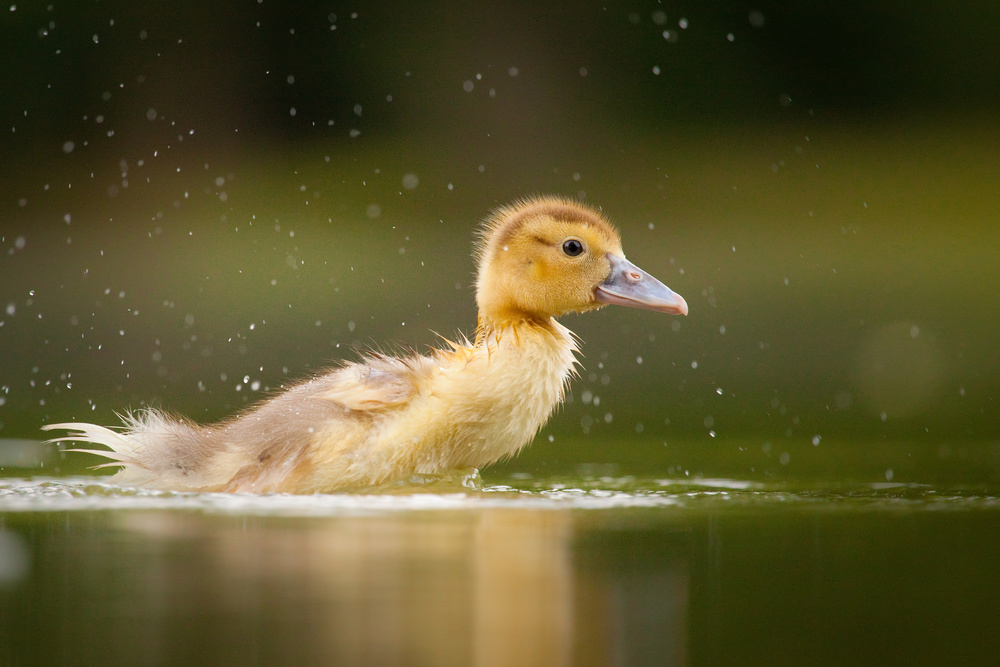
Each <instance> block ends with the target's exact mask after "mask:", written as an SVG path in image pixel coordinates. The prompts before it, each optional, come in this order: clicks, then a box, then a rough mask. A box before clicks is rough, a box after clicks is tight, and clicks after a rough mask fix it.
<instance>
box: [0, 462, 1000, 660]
mask: <svg viewBox="0 0 1000 667" xmlns="http://www.w3.org/2000/svg"><path fill="white" fill-rule="evenodd" d="M603 484H604V488H599V489H598V488H593V489H590V490H581V489H575V490H568V489H562V490H559V491H557V492H553V493H551V494H549V493H548V492H547V491H544V492H542V491H540V492H534V493H525V492H514V491H512V490H510V487H504V488H503V489H498V487H493V489H494V490H492V491H489V492H485V493H465V494H436V493H412V494H399V495H389V496H351V495H348V494H343V495H334V496H315V497H295V496H270V497H261V496H246V497H242V496H233V495H225V494H217V495H213V494H168V493H151V494H141V493H136V492H134V491H130V490H127V489H120V488H116V487H111V486H110V485H100V484H94V483H89V482H82V481H78V482H73V481H65V482H53V481H23V480H20V481H19V480H0V575H2V576H3V579H2V581H0V664H2V665H6V664H130V665H131V664H149V663H156V664H162V663H177V664H196V663H198V664H201V663H213V664H246V665H256V664H365V665H368V664H370V665H383V664H413V665H435V666H436V665H463V666H466V665H470V664H471V665H536V664H537V665H633V664H643V665H645V664H671V665H685V664H719V665H732V664H768V665H773V664H857V665H862V664H872V665H879V666H880V667H884V665H885V664H890V663H893V662H895V663H896V664H900V662H899V660H895V661H894V660H893V658H900V659H902V658H905V664H907V665H920V664H963V665H974V664H992V662H991V661H992V660H993V658H994V657H995V651H994V647H993V645H992V639H991V638H992V636H993V635H992V634H991V628H992V626H993V625H994V624H995V619H996V618H997V617H998V615H1000V602H998V601H1000V577H998V575H997V574H996V562H997V561H998V560H1000V512H997V509H998V507H1000V496H997V495H996V494H995V493H989V492H987V490H986V489H979V490H976V489H967V490H964V491H963V490H959V489H950V490H948V489H935V488H931V487H923V486H905V485H901V484H878V485H867V486H858V487H852V488H844V489H840V490H833V489H825V490H824V489H816V488H813V489H802V490H800V491H798V492H794V491H789V490H785V491H781V490H777V489H767V488H765V487H763V486H762V485H759V484H741V483H738V482H730V483H729V484H728V485H725V484H723V481H722V480H716V481H714V482H712V483H703V484H702V485H701V486H698V487H695V486H693V485H688V486H684V485H681V484H679V483H678V484H673V485H670V486H663V485H662V484H661V483H660V482H658V481H655V480H630V481H628V482H627V485H630V486H629V488H630V489H631V490H629V491H627V492H626V491H621V490H616V489H613V488H608V487H613V486H615V480H609V481H607V482H604V483H603ZM622 484H623V485H625V484H626V483H625V482H624V481H623V482H622ZM601 503H603V505H602V504H601ZM584 508H586V509H584Z"/></svg>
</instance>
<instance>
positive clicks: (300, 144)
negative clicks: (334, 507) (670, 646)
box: [0, 0, 1000, 481]
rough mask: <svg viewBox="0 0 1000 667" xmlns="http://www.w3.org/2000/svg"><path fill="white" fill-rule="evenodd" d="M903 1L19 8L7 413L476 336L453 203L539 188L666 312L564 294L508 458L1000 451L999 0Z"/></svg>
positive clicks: (142, 396)
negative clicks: (573, 299) (360, 350)
mask: <svg viewBox="0 0 1000 667" xmlns="http://www.w3.org/2000/svg"><path fill="white" fill-rule="evenodd" d="M914 7H915V5H913V3H904V2H882V3H866V2H839V3H825V2H811V3H799V2H759V3H749V4H748V3H740V2H722V3H712V5H711V6H709V7H705V6H703V4H702V3H690V4H687V3H677V2H667V3H657V2H623V3H603V4H602V3H568V2H555V3H527V2H521V3H491V4H489V5H487V4H485V3H481V4H480V3H433V4H428V3H410V4H408V5H404V4H398V5H397V3H373V2H367V3H354V4H350V3H338V2H298V3H279V2H274V1H273V0H262V1H251V0H247V1H244V2H221V3H209V4H205V5H203V6H202V5H195V4H192V3H188V4H185V5H183V6H181V7H178V6H175V5H174V4H172V3H165V2H150V3H132V2H123V1H117V2H115V1H112V2H82V1H81V2H70V3H59V2H53V3H20V2H18V3H16V4H10V5H8V7H7V8H6V9H5V11H4V12H3V13H2V14H0V16H2V18H0V21H2V23H0V26H2V31H3V37H4V39H3V42H2V44H0V53H2V58H3V72H4V74H3V77H2V79H0V116H2V118H3V124H2V125H0V179H2V181H0V182H2V185H0V193H2V197H0V251H2V255H0V438H5V439H36V438H40V435H39V433H38V428H39V426H40V425H41V424H44V423H47V422H54V421H67V420H87V421H95V422H98V423H103V424H113V423H116V421H117V418H116V416H115V412H116V411H122V410H124V409H127V408H135V407H139V406H141V405H144V404H151V405H157V406H160V407H163V408H166V409H168V410H171V411H175V412H178V413H181V414H185V415H187V416H189V417H191V418H193V419H196V420H199V421H206V420H215V419H220V418H222V417H224V416H226V415H229V414H232V413H233V412H234V411H237V410H239V409H240V408H242V407H244V406H246V405H247V404H249V403H251V402H253V401H256V400H259V399H260V398H262V397H264V396H266V395H267V392H268V391H271V390H274V389H275V388H277V387H279V386H280V385H281V384H282V383H285V382H288V381H289V380H290V379H294V378H298V377H302V376H303V375H307V374H309V373H311V372H314V371H316V370H318V369H321V368H323V367H324V366H326V365H328V364H330V363H333V362H335V361H336V360H338V359H340V358H343V357H350V356H352V355H353V354H354V352H352V349H353V348H355V347H358V346H360V347H366V346H370V345H375V346H379V347H381V346H383V345H384V344H385V342H386V341H395V342H398V343H400V344H403V345H407V346H415V347H417V348H418V349H419V348H421V347H424V346H426V345H432V344H435V343H436V341H437V338H436V336H435V334H434V333H432V331H437V332H440V333H441V334H444V335H450V334H452V333H453V332H454V331H455V330H463V331H466V332H470V331H471V329H472V328H473V326H474V324H475V310H474V303H473V292H472V289H471V283H472V278H473V270H474V267H473V264H472V260H471V258H470V256H469V251H470V247H471V239H472V233H473V230H474V228H475V225H476V222H477V220H478V219H480V218H481V217H482V216H483V215H485V214H486V213H487V212H488V211H489V209H491V208H492V207H494V206H496V205H499V204H502V203H505V202H508V201H510V200H511V199H513V198H516V197H520V196H524V195H526V194H530V193H536V192H546V193H557V194H562V195H566V196H570V197H577V198H580V199H582V200H585V201H587V202H588V203H591V204H594V205H598V206H601V207H603V208H604V209H605V210H606V212H607V213H608V215H609V216H610V217H611V218H612V219H613V220H614V221H615V222H616V223H617V224H618V225H619V226H620V228H621V230H622V234H623V239H624V246H625V250H626V252H627V253H628V255H629V258H630V259H631V260H633V261H634V262H636V263H637V264H638V265H640V266H642V267H643V268H645V269H646V270H647V271H649V272H651V273H653V274H654V275H656V276H658V277H659V278H661V279H662V280H663V281H664V282H666V283H667V284H669V285H670V286H671V287H673V288H674V289H675V290H677V291H678V292H679V293H681V294H683V295H684V296H685V297H686V298H687V300H688V303H689V304H690V309H691V313H690V316H689V317H687V318H683V319H682V318H670V317H666V316H662V315H657V314H654V313H648V312H638V311H636V312H633V311H628V310H624V309H606V310H604V311H601V312H599V313H593V314H588V315H586V316H582V317H575V316H574V317H567V318H565V322H564V323H565V324H567V325H568V326H569V327H570V328H572V329H573V330H574V331H576V332H577V333H579V334H580V335H581V336H582V338H583V340H584V341H585V345H584V347H583V350H584V359H583V365H584V368H583V370H582V372H581V377H580V379H579V380H578V381H576V382H575V383H574V384H573V388H572V394H571V396H570V400H569V401H568V403H567V405H566V406H565V407H564V409H562V410H561V411H560V412H559V413H558V414H557V416H556V417H555V418H554V419H553V420H552V421H551V422H550V424H549V426H547V427H546V429H545V430H544V431H543V432H542V435H541V436H540V438H539V440H538V442H537V443H536V445H535V446H534V447H533V448H532V449H531V450H530V451H529V452H528V453H526V454H524V455H522V457H521V458H520V459H519V460H517V461H515V462H513V463H510V464H507V465H508V467H512V469H517V470H529V471H535V470H538V471H542V472H543V473H544V472H546V471H547V473H548V474H555V473H556V472H557V471H559V470H561V469H562V468H561V467H565V466H567V465H571V464H576V463H588V464H599V465H608V464H614V465H615V466H616V470H618V471H619V472H621V471H625V472H629V471H633V470H642V471H650V470H652V471H658V472H662V473H663V474H699V475H706V476H717V475H718V476H722V475H725V476H733V477H738V478H747V477H754V476H758V475H764V474H767V475H787V476H793V477H794V476H825V477H833V478H837V477H847V476H858V477H862V478H866V479H882V478H883V477H884V478H885V479H888V480H892V479H893V478H895V479H896V481H923V480H927V479H931V478H934V477H935V476H940V475H946V476H951V478H955V479H959V480H967V481H995V480H997V479H1000V438H998V430H997V398H998V391H997V388H998V375H1000V355H998V351H997V341H998V340H1000V310H998V307H997V304H998V302H1000V268H998V266H997V255H998V249H1000V243H998V241H1000V228H998V224H997V217H998V216H997V211H998V208H1000V207H998V204H1000V159H998V156H1000V122H998V120H997V118H998V116H997V113H998V111H1000V98H998V91H1000V47H998V46H997V44H998V42H997V39H996V35H997V34H1000V6H997V5H995V4H994V3H988V2H973V3H961V4H959V5H954V6H949V7H948V8H947V9H943V8H936V7H930V6H925V5H919V7H926V8H923V9H920V8H914ZM92 462H93V461H92V460H90V459H88V458H87V457H83V456H77V457H75V458H72V459H66V460H63V461H60V460H56V461H54V462H53V461H49V463H48V467H47V469H46V472H48V471H50V470H51V469H52V466H53V464H55V465H56V467H57V469H58V470H60V471H64V472H66V471H69V472H72V471H77V470H80V469H81V467H82V466H83V465H85V464H87V463H92ZM600 469H601V468H598V470H600ZM6 470H7V472H8V473H9V472H10V471H11V470H12V469H11V467H10V461H9V460H8V461H7V466H6ZM942 471H943V472H942ZM949 471H950V472H949ZM22 473H23V470H22Z"/></svg>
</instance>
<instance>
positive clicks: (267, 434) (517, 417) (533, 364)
mask: <svg viewBox="0 0 1000 667" xmlns="http://www.w3.org/2000/svg"><path fill="white" fill-rule="evenodd" d="M475 256H476V259H477V265H478V273H477V279H476V303H477V305H478V308H479V322H478V327H477V329H476V333H475V337H474V340H473V341H471V342H470V341H469V340H467V339H464V338H463V339H461V340H460V341H459V342H448V341H446V342H448V345H447V347H446V348H445V349H433V350H431V351H430V352H429V353H428V354H426V355H413V356H408V357H402V358H396V357H391V356H386V355H382V354H370V355H368V356H366V357H364V358H362V359H361V360H359V361H353V362H346V363H344V364H342V365H341V366H339V367H337V368H334V369H332V370H330V371H329V372H327V373H326V374H323V375H320V376H318V377H314V378H312V379H308V380H305V381H304V382H301V383H299V384H296V385H293V386H292V387H291V388H289V389H288V390H286V391H284V392H282V393H280V394H277V395H276V396H274V397H272V398H271V399H270V400H266V401H265V402H263V403H260V404H258V405H257V406H256V407H253V408H251V409H249V410H248V411H247V412H245V413H243V414H241V415H238V416H235V417H233V418H230V419H227V420H225V421H222V422H219V423H217V424H210V425H205V426H200V425H197V424H195V423H193V422H191V421H188V420H187V419H184V418H179V417H173V416H169V415H167V414H165V413H163V412H161V411H159V410H154V409H145V410H143V411H140V412H137V413H132V414H128V415H126V416H125V417H124V422H125V424H124V427H123V428H120V429H118V430H112V429H108V428H104V427H103V426H97V425H95V424H86V423H65V424H49V425H46V426H43V428H44V429H45V430H52V429H60V430H65V431H68V432H69V434H68V435H65V436H63V437H59V438H54V439H52V440H50V441H49V442H63V441H77V442H85V443H90V444H95V445H103V446H105V447H107V448H109V449H107V450H104V449H101V450H87V449H85V450H74V451H84V452H89V453H93V454H98V455H100V456H104V457H106V458H108V459H110V462H108V463H104V464H102V465H103V466H120V470H119V472H118V473H117V474H116V475H115V476H114V477H113V478H112V481H114V482H116V483H120V484H122V485H126V486H141V487H148V488H156V489H169V490H176V491H230V492H251V493H268V492H285V493H322V492H330V491H335V490H340V489H350V488H364V487H373V486H378V485H382V484H386V483H390V482H393V481H397V480H405V479H408V478H410V477H411V476H413V475H436V474H440V473H444V472H447V471H449V470H454V469H461V468H481V467H483V466H487V465H489V464H491V463H494V462H496V461H498V460H500V459H502V458H504V457H508V456H512V455H514V454H516V453H517V452H518V451H520V450H521V449H522V448H523V447H525V446H526V445H527V444H528V443H530V442H531V440H532V438H534V436H535V435H536V434H537V433H538V431H539V429H540V428H541V427H542V425H544V424H545V422H546V420H547V419H548V418H549V416H550V415H551V414H552V412H553V410H554V409H555V408H556V406H557V405H559V404H560V402H561V401H562V400H563V396H564V394H565V390H566V386H567V383H568V382H569V380H570V378H571V376H572V375H573V374H574V368H575V365H576V363H577V360H576V356H575V353H576V352H577V351H578V347H577V343H576V339H575V336H574V335H573V334H572V332H570V331H569V329H567V328H566V327H564V326H563V325H562V324H560V323H559V322H557V321H556V319H555V318H556V317H558V316H560V315H564V314H566V313H570V312H581V311H587V310H592V309H595V308H600V307H602V306H604V305H607V304H617V305H621V306H629V307H633V308H645V309H648V310H654V311H659V312H663V313H672V314H680V315H687V312H688V307H687V303H685V301H684V299H683V298H682V297H681V296H679V295H678V294H676V293H674V292H673V291H671V290H670V288H668V287H667V286H666V285H664V284H663V283H661V282H660V281H658V280H657V279H655V278H653V277H652V276H650V275H649V274H647V273H646V272H645V271H643V270H642V269H640V268H638V267H637V266H635V265H634V264H632V263H631V262H629V261H628V260H627V259H625V254H624V253H623V252H622V247H621V241H620V239H619V235H618V232H617V231H616V230H615V228H614V227H613V226H612V224H611V223H610V222H609V221H608V220H607V219H606V218H605V216H604V215H603V214H602V213H601V212H599V211H598V210H596V209H593V208H590V207H588V206H584V205H582V204H579V203H577V202H575V201H572V200H568V199H563V198H558V197H551V196H542V197H534V198H529V199H523V200H520V201H517V202H515V203H513V204H511V205H508V206H503V207H500V208H498V209H496V210H494V211H493V212H492V214H490V215H489V216H488V217H487V218H486V219H485V220H484V221H483V223H482V225H481V227H480V231H479V238H478V241H477V243H476V249H475Z"/></svg>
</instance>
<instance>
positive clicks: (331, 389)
mask: <svg viewBox="0 0 1000 667" xmlns="http://www.w3.org/2000/svg"><path fill="white" fill-rule="evenodd" d="M436 368H437V365H436V363H435V362H434V361H433V360H432V359H431V358H429V357H423V356H416V355H415V356H412V357H407V358H404V359H399V358H395V357H388V356H382V355H372V356H370V357H368V358H366V359H365V360H364V361H363V362H361V363H352V364H348V365H347V366H344V367H343V368H341V369H340V370H339V371H337V372H335V373H333V374H331V375H328V376H326V377H325V378H324V381H325V382H326V383H327V386H326V387H324V388H323V389H322V391H320V392H319V393H318V394H317V395H318V397H319V398H323V399H326V400H329V401H333V402H335V403H339V404H340V405H343V406H344V407H345V408H347V409H348V410H366V411H372V410H382V409H386V408H392V407H396V406H400V405H403V404H405V403H406V402H407V401H409V400H410V399H411V398H412V397H413V396H414V395H415V394H419V393H420V392H421V390H422V389H424V390H425V389H426V388H427V387H428V385H429V383H430V379H431V377H432V376H433V374H434V371H435V369H436Z"/></svg>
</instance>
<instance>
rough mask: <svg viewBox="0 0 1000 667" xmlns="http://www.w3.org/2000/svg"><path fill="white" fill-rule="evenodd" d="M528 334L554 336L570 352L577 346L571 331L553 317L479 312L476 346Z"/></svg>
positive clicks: (543, 336) (574, 350)
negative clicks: (494, 314) (503, 315)
mask: <svg viewBox="0 0 1000 667" xmlns="http://www.w3.org/2000/svg"><path fill="white" fill-rule="evenodd" d="M521 333H523V334H526V335H528V336H533V335H536V336H541V337H542V338H543V339H544V338H547V337H549V336H551V337H553V338H555V339H556V340H557V341H559V342H560V343H565V344H566V346H567V349H568V350H569V351H570V352H576V351H577V349H578V348H577V346H576V341H575V337H574V334H573V332H572V331H570V330H569V329H567V328H566V327H564V326H563V325H561V324H559V322H557V321H556V319H555V318H554V317H532V316H527V315H525V316H516V317H496V316H489V315H484V314H482V313H480V315H479V326H478V327H476V346H477V347H478V346H479V345H484V344H485V345H486V346H487V347H489V345H490V343H495V342H498V341H500V340H502V339H503V338H505V337H507V336H513V337H514V338H515V339H517V338H518V337H519V334H521Z"/></svg>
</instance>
